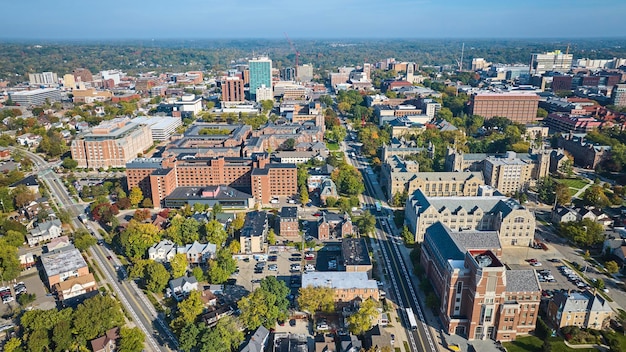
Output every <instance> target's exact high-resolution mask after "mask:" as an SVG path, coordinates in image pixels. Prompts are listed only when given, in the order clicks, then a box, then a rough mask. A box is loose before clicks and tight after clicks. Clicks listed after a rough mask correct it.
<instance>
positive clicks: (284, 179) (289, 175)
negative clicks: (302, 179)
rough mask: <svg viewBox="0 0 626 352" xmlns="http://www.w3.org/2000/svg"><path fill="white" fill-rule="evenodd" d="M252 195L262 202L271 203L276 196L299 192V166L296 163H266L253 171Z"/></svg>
mask: <svg viewBox="0 0 626 352" xmlns="http://www.w3.org/2000/svg"><path fill="white" fill-rule="evenodd" d="M250 181H251V183H252V195H253V196H254V199H255V201H257V202H259V203H261V204H270V201H271V200H272V199H273V198H275V197H293V196H295V195H296V194H298V168H297V167H296V165H295V164H266V165H265V166H264V167H262V168H255V169H253V170H252V172H251V179H250Z"/></svg>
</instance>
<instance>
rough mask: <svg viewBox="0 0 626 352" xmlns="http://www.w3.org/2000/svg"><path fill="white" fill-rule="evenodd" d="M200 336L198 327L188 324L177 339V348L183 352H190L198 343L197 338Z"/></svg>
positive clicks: (191, 323)
mask: <svg viewBox="0 0 626 352" xmlns="http://www.w3.org/2000/svg"><path fill="white" fill-rule="evenodd" d="M199 335H200V329H199V328H198V326H197V325H196V324H195V323H193V322H189V323H187V325H185V326H184V327H183V328H182V329H181V331H180V334H179V337H178V348H179V349H180V350H181V351H183V352H191V351H192V350H193V349H194V348H195V347H196V344H197V343H198V342H197V341H198V336H199Z"/></svg>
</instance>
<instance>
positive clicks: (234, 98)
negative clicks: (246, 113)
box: [222, 76, 246, 102]
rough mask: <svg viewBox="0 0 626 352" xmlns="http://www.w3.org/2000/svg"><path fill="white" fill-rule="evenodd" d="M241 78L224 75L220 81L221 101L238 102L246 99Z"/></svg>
mask: <svg viewBox="0 0 626 352" xmlns="http://www.w3.org/2000/svg"><path fill="white" fill-rule="evenodd" d="M243 86H244V83H243V80H242V79H241V78H239V77H236V76H235V77H226V79H225V80H223V81H222V101H228V102H240V101H244V100H246V97H245V96H244V91H243Z"/></svg>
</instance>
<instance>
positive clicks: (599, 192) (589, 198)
mask: <svg viewBox="0 0 626 352" xmlns="http://www.w3.org/2000/svg"><path fill="white" fill-rule="evenodd" d="M582 200H583V201H584V202H585V204H587V205H594V206H601V207H604V206H607V205H609V204H610V202H609V199H608V198H607V196H606V195H605V194H604V190H603V189H602V186H600V185H597V184H596V185H592V186H590V187H589V188H587V189H586V190H585V192H583V196H582Z"/></svg>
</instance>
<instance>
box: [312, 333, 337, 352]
mask: <svg viewBox="0 0 626 352" xmlns="http://www.w3.org/2000/svg"><path fill="white" fill-rule="evenodd" d="M336 351H337V347H336V344H335V339H334V338H333V335H332V334H317V335H315V352H336Z"/></svg>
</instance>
